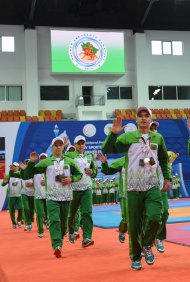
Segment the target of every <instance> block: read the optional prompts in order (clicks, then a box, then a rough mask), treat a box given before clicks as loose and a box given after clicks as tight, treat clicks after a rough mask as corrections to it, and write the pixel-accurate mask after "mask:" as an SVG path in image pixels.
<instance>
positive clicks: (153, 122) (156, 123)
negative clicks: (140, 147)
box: [150, 120, 159, 127]
mask: <svg viewBox="0 0 190 282" xmlns="http://www.w3.org/2000/svg"><path fill="white" fill-rule="evenodd" d="M153 124H155V125H156V126H157V127H158V126H159V122H158V121H155V120H154V121H152V122H151V124H150V126H152V125H153Z"/></svg>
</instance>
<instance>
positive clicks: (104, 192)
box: [102, 183, 109, 204]
mask: <svg viewBox="0 0 190 282" xmlns="http://www.w3.org/2000/svg"><path fill="white" fill-rule="evenodd" d="M108 193H109V190H108V183H105V184H103V186H102V204H108V202H109V199H108V195H109V194H108Z"/></svg>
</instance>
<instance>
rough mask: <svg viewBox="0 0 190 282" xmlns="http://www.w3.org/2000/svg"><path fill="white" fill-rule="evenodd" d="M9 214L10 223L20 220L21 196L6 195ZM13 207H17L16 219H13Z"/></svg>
mask: <svg viewBox="0 0 190 282" xmlns="http://www.w3.org/2000/svg"><path fill="white" fill-rule="evenodd" d="M8 207H9V214H10V218H11V221H12V224H16V221H17V222H19V221H21V220H22V201H21V197H8ZM15 207H16V208H17V209H18V215H17V220H16V219H15Z"/></svg>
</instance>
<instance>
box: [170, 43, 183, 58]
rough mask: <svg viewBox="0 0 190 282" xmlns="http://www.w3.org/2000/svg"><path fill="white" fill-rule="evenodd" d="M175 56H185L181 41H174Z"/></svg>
mask: <svg viewBox="0 0 190 282" xmlns="http://www.w3.org/2000/svg"><path fill="white" fill-rule="evenodd" d="M172 50H173V55H183V47H182V42H181V41H172Z"/></svg>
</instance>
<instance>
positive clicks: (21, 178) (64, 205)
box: [3, 106, 190, 270]
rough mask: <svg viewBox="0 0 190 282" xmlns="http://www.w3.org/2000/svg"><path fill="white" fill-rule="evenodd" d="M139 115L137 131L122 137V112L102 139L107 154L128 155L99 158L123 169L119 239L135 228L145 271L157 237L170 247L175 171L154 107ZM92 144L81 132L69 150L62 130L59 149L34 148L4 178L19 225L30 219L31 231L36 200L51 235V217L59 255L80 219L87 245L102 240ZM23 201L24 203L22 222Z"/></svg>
mask: <svg viewBox="0 0 190 282" xmlns="http://www.w3.org/2000/svg"><path fill="white" fill-rule="evenodd" d="M136 121H137V124H138V130H137V131H133V132H126V133H123V134H121V135H119V136H118V134H120V132H121V131H122V130H123V129H124V127H123V126H122V119H121V118H120V117H117V119H116V120H115V121H114V122H113V127H112V129H111V132H110V133H109V134H108V136H107V138H106V140H105V141H104V143H103V145H102V152H103V154H107V153H115V154H117V153H124V154H125V155H124V157H122V158H120V159H118V160H116V161H115V162H113V163H112V164H111V165H108V162H107V158H106V155H103V154H98V156H97V157H98V158H99V160H100V161H101V171H102V172H103V173H104V174H105V175H111V174H114V173H116V172H119V173H120V178H119V193H118V201H119V202H120V206H121V215H122V219H121V222H120V224H119V241H120V242H121V243H124V242H125V236H126V233H127V232H128V236H129V248H130V258H131V261H132V262H131V268H132V269H133V270H140V269H141V268H142V263H141V259H142V256H144V257H145V261H146V263H147V264H149V265H152V264H154V260H155V258H154V254H153V252H152V246H153V245H154V244H155V242H156V247H157V250H158V251H159V252H164V245H163V240H164V239H166V221H167V218H168V215H169V213H168V209H169V207H168V198H167V192H168V191H169V189H170V182H171V180H172V176H171V166H170V163H169V158H168V154H167V149H166V146H165V142H164V139H163V137H162V135H161V134H159V133H158V132H157V130H153V129H152V128H151V126H152V124H151V122H152V112H151V110H150V109H149V108H147V107H144V106H142V107H139V108H138V109H137V120H136ZM188 126H189V123H188ZM189 128H190V126H189ZM85 145H86V139H85V137H84V136H82V135H79V136H76V137H75V139H74V146H70V147H68V148H67V151H66V152H64V149H65V140H63V139H62V138H61V137H56V138H54V139H53V140H52V143H51V146H52V155H51V156H49V157H48V156H47V155H46V154H41V155H38V154H37V153H36V152H32V153H31V154H30V158H29V159H28V160H27V162H25V163H22V162H19V163H13V164H12V165H11V166H10V172H9V175H8V176H6V177H5V179H4V181H3V185H5V184H7V183H9V188H8V196H9V197H8V199H9V210H10V217H11V220H12V224H13V228H15V227H16V225H18V227H21V221H22V219H23V218H24V222H25V230H26V231H30V230H31V229H32V222H33V221H34V207H35V211H36V219H37V226H38V236H39V237H40V238H42V237H43V235H44V229H43V226H44V223H46V226H47V227H48V228H49V232H50V237H51V243H52V248H53V250H54V255H55V256H56V257H57V258H60V257H61V252H62V243H63V239H64V236H65V235H66V234H67V233H68V237H69V241H70V242H71V243H74V242H75V241H76V239H77V238H78V233H77V231H78V228H79V225H80V226H81V228H82V232H83V240H82V247H88V246H91V245H93V244H94V241H93V240H92V233H93V221H92V198H93V197H92V188H93V182H92V179H93V178H95V177H96V175H97V171H98V169H97V164H96V162H95V161H94V159H93V157H92V156H91V155H90V154H87V153H86V152H85ZM19 167H20V168H21V170H20V171H19ZM114 192H115V191H114ZM114 194H115V193H114ZM96 195H97V194H96ZM101 196H102V195H101ZM104 201H105V200H104ZM15 204H16V205H17V208H18V217H17V221H16V220H15V210H14V208H15ZM22 211H23V213H22Z"/></svg>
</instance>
